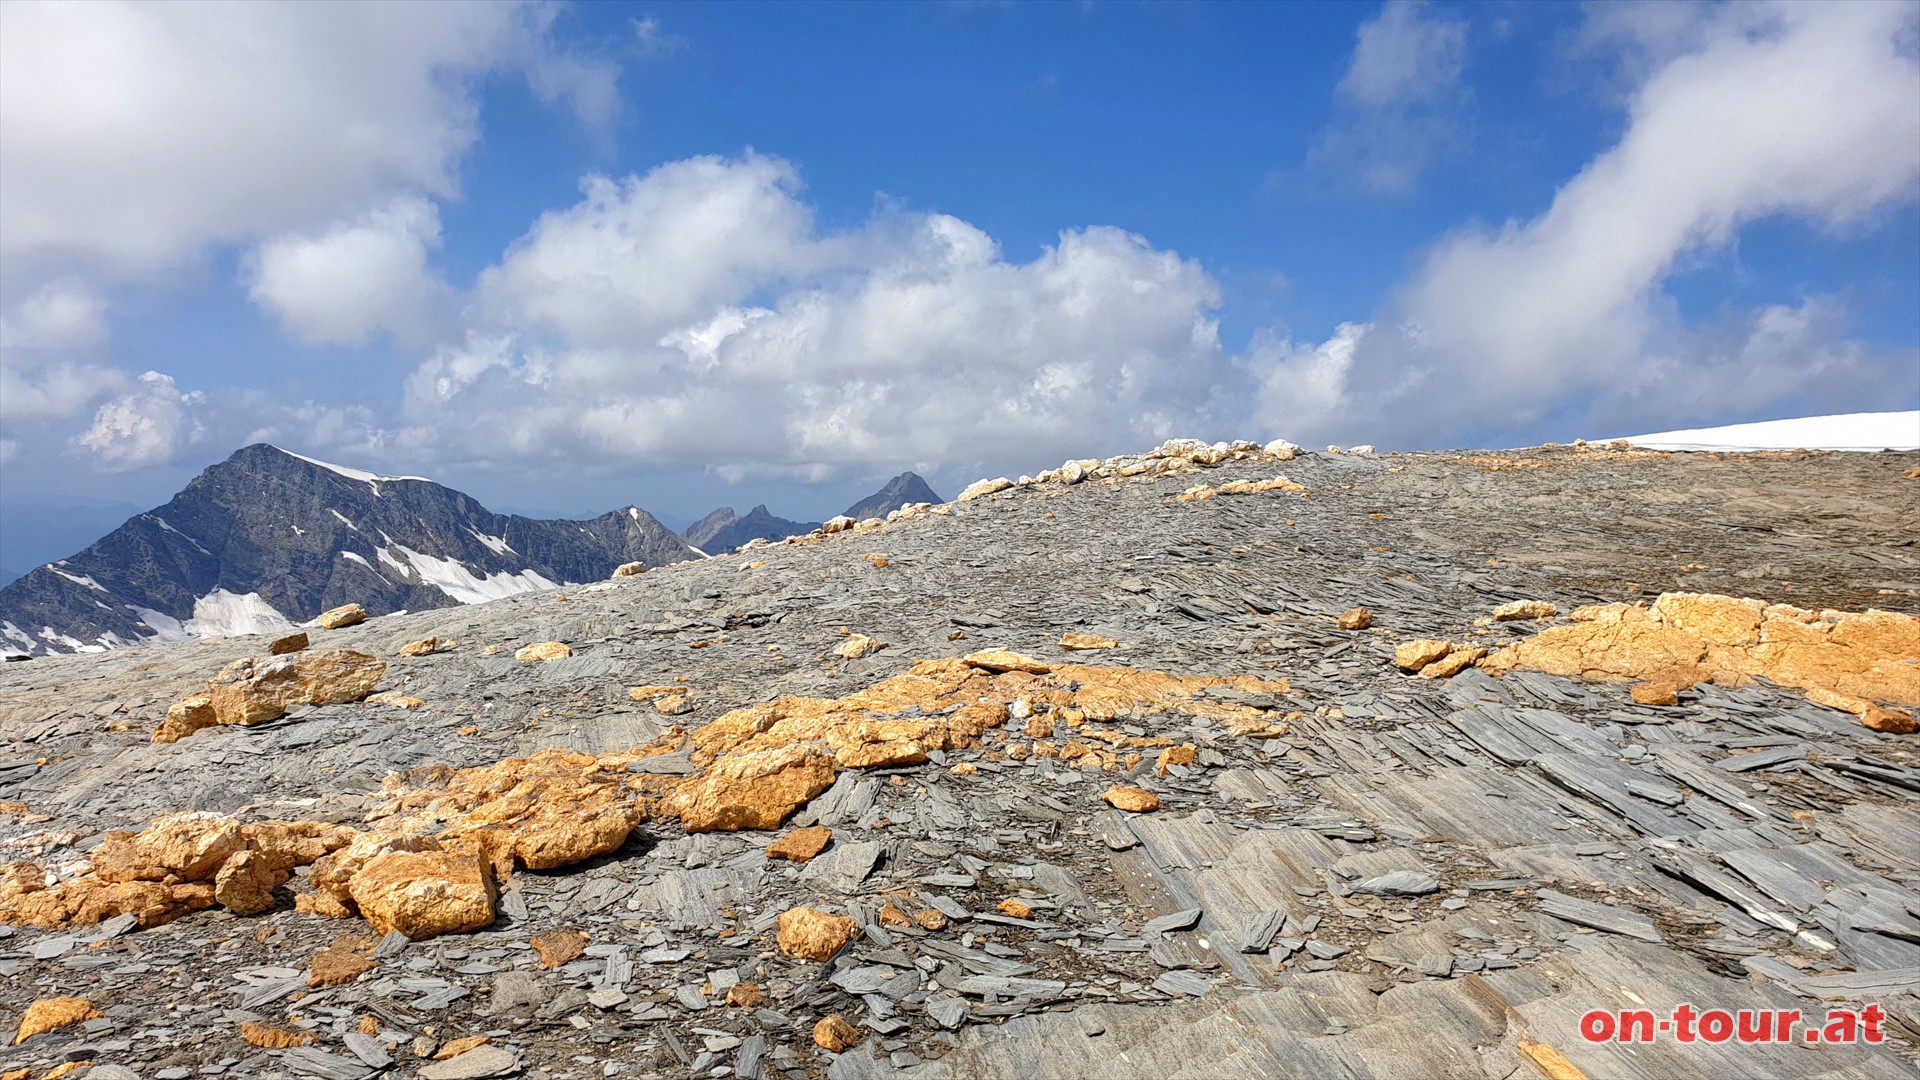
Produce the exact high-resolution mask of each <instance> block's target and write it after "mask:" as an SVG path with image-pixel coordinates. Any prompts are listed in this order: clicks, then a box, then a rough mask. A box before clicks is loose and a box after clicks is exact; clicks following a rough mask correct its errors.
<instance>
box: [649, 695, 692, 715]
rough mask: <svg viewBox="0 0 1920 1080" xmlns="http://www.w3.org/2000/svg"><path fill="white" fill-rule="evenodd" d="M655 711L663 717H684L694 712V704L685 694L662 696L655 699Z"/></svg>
mask: <svg viewBox="0 0 1920 1080" xmlns="http://www.w3.org/2000/svg"><path fill="white" fill-rule="evenodd" d="M653 711H654V712H657V713H659V714H660V715H661V716H683V715H685V714H687V713H690V712H692V711H693V702H691V701H689V700H687V695H685V694H661V695H660V696H659V697H657V698H654V699H653Z"/></svg>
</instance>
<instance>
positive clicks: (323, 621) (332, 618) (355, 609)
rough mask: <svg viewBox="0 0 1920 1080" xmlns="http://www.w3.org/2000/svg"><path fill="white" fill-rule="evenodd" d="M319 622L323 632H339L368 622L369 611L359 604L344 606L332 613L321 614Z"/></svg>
mask: <svg viewBox="0 0 1920 1080" xmlns="http://www.w3.org/2000/svg"><path fill="white" fill-rule="evenodd" d="M318 621H319V623H320V629H322V630H339V629H342V628H343V627H348V626H356V625H358V624H360V623H363V622H366V621H367V609H366V608H363V607H361V606H360V605H359V604H342V605H340V606H339V607H337V608H334V609H333V610H332V611H324V612H321V613H320V618H319V620H318Z"/></svg>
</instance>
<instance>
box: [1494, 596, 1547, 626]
mask: <svg viewBox="0 0 1920 1080" xmlns="http://www.w3.org/2000/svg"><path fill="white" fill-rule="evenodd" d="M1559 613H1560V609H1559V608H1558V607H1557V606H1555V605H1553V604H1550V603H1548V602H1547V601H1545V600H1515V601H1514V602H1513V603H1511V604H1501V605H1500V606H1499V607H1497V608H1494V609H1493V621H1494V622H1515V621H1517V620H1520V619H1551V618H1553V617H1554V616H1555V615H1558V614H1559Z"/></svg>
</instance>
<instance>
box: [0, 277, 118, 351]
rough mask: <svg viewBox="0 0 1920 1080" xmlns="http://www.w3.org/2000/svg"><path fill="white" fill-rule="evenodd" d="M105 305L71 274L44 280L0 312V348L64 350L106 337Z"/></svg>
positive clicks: (100, 340)
mask: <svg viewBox="0 0 1920 1080" xmlns="http://www.w3.org/2000/svg"><path fill="white" fill-rule="evenodd" d="M106 309H107V305H106V302H105V301H103V300H102V299H101V298H100V296H99V294H97V293H95V292H94V291H93V290H92V289H89V288H88V287H87V286H86V285H85V283H83V282H81V281H78V280H76V279H74V278H63V279H61V280H58V281H51V282H48V283H47V284H46V285H43V286H41V287H40V288H39V289H37V290H35V291H34V292H33V293H32V294H31V295H29V296H27V297H26V298H25V299H23V300H21V301H20V302H19V303H18V304H16V305H14V306H13V308H12V309H11V310H9V311H7V312H6V313H4V314H0V349H30V350H35V351H39V350H47V351H59V352H66V351H71V350H78V349H87V348H91V347H93V346H95V345H98V344H100V343H101V342H103V341H105V340H106V339H107V326H106V321H105V315H106Z"/></svg>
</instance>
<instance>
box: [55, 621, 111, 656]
mask: <svg viewBox="0 0 1920 1080" xmlns="http://www.w3.org/2000/svg"><path fill="white" fill-rule="evenodd" d="M40 640H42V641H44V642H46V643H48V644H49V645H61V646H64V647H66V648H68V649H71V650H72V651H74V652H106V651H107V647H106V646H105V645H88V644H86V643H85V642H83V641H81V640H80V639H79V638H74V637H68V636H67V635H65V634H63V633H61V632H60V631H58V630H55V629H54V628H53V627H51V626H43V627H41V628H40Z"/></svg>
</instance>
